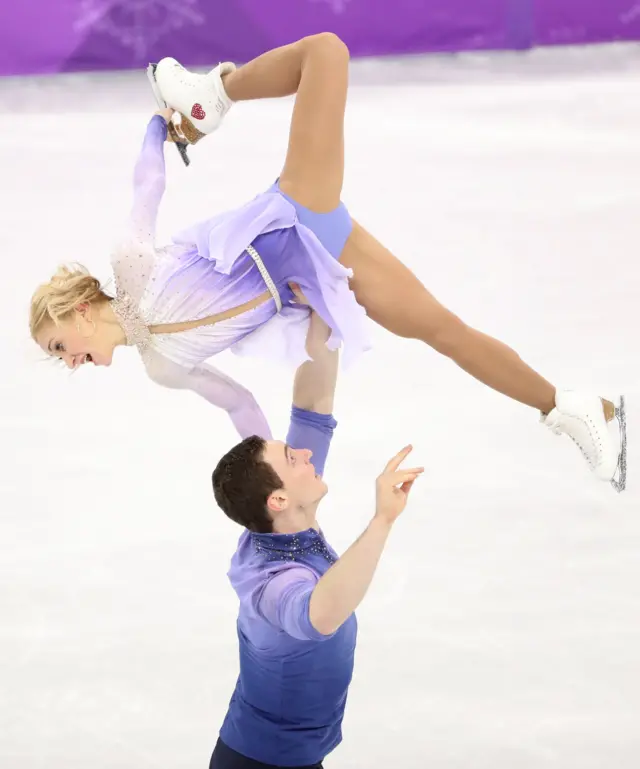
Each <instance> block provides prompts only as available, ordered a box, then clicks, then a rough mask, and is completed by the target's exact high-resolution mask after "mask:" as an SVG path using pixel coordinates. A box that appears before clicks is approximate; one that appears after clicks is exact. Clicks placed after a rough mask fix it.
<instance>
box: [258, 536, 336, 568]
mask: <svg viewBox="0 0 640 769" xmlns="http://www.w3.org/2000/svg"><path fill="white" fill-rule="evenodd" d="M251 541H252V542H253V545H254V547H255V549H256V552H257V553H260V554H262V555H263V556H265V557H266V560H267V561H269V562H272V561H300V560H302V561H304V562H305V563H307V562H313V559H314V557H315V558H317V557H318V556H319V557H320V558H321V559H323V560H324V561H327V562H328V563H335V562H336V560H337V556H336V554H335V553H334V552H333V551H332V550H331V548H329V547H328V545H327V543H326V542H325V539H324V537H323V535H322V532H317V531H316V530H315V529H307V530H306V531H299V532H297V533H296V534H256V533H255V532H251Z"/></svg>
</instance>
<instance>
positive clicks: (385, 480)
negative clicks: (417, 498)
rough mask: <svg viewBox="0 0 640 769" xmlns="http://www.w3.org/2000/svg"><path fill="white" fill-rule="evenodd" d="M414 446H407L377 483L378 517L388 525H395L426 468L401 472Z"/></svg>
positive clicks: (386, 468) (389, 463)
mask: <svg viewBox="0 0 640 769" xmlns="http://www.w3.org/2000/svg"><path fill="white" fill-rule="evenodd" d="M412 449H413V446H407V447H406V448H404V449H402V451H401V452H399V453H398V454H396V455H395V457H393V459H391V460H390V461H389V462H388V464H387V466H386V467H385V469H384V470H383V472H382V474H381V475H380V476H379V478H378V480H377V481H376V517H379V518H382V519H383V520H384V521H385V522H386V523H393V522H394V521H395V520H396V519H397V518H398V517H399V516H400V514H401V513H402V511H403V510H404V508H405V506H406V504H407V500H408V498H409V493H410V492H411V489H412V487H413V484H414V483H415V481H416V479H417V478H419V477H420V475H422V473H423V472H424V467H413V468H411V469H410V470H400V469H399V468H400V465H401V464H402V463H403V462H404V460H405V459H406V458H407V457H408V456H409V454H410V453H411V451H412Z"/></svg>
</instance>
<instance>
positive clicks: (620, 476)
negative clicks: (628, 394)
mask: <svg viewBox="0 0 640 769" xmlns="http://www.w3.org/2000/svg"><path fill="white" fill-rule="evenodd" d="M541 421H542V422H543V423H544V424H545V425H546V426H547V427H549V428H550V429H551V430H552V431H553V432H554V433H556V435H560V434H562V433H564V434H565V435H568V436H569V438H571V440H572V441H573V442H574V443H575V444H576V445H577V446H578V448H579V449H580V451H581V452H582V455H583V456H584V458H585V459H586V460H587V463H588V464H589V467H590V468H591V470H592V471H593V472H594V473H595V475H596V477H598V478H600V479H601V480H603V481H609V482H610V483H611V485H612V486H613V488H614V489H615V490H616V491H618V492H621V491H624V490H625V488H626V483H627V425H626V415H625V403H624V396H621V397H620V404H619V406H618V407H616V411H615V418H614V419H613V420H611V422H607V420H606V418H605V416H604V412H603V409H602V401H601V400H600V398H598V397H597V396H594V395H584V394H582V393H577V392H571V391H563V392H558V393H556V407H555V408H554V409H553V410H552V411H550V412H549V414H547V415H546V416H545V415H542V418H541Z"/></svg>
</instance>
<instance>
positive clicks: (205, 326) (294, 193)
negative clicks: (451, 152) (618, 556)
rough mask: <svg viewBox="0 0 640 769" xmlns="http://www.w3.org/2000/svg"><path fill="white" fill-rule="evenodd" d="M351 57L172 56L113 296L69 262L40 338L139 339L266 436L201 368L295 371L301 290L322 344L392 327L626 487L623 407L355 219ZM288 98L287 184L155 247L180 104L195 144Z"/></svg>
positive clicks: (43, 308)
mask: <svg viewBox="0 0 640 769" xmlns="http://www.w3.org/2000/svg"><path fill="white" fill-rule="evenodd" d="M348 65H349V52H348V50H347V47H346V46H345V45H344V43H343V42H342V41H341V40H340V39H339V38H338V37H336V36H335V35H333V34H329V33H324V34H320V35H315V36H312V37H307V38H303V39H302V40H299V41H297V42H295V43H293V44H291V45H286V46H283V47H281V48H277V49H275V50H272V51H269V52H267V53H265V54H263V55H261V56H259V57H258V58H257V59H254V60H253V61H251V62H249V63H248V64H246V65H245V66H243V67H240V68H239V69H236V68H235V66H234V65H233V64H221V65H219V66H218V67H216V68H215V69H214V70H212V71H211V72H209V73H208V74H206V75H199V74H194V73H190V72H188V71H187V70H185V69H184V68H183V67H181V66H180V65H179V64H178V62H176V61H175V60H174V59H163V60H162V61H161V62H159V64H158V65H157V67H156V68H155V70H154V90H155V92H156V96H157V97H158V98H159V99H160V101H161V102H164V103H166V104H167V105H168V107H169V109H167V110H163V111H161V112H160V113H157V114H156V115H154V116H153V117H152V119H151V121H150V123H149V125H148V127H147V132H146V136H145V138H144V143H143V147H142V151H141V154H140V157H139V159H138V161H137V164H136V168H135V177H134V205H133V212H132V217H131V227H130V231H129V233H128V235H127V237H126V238H125V239H124V241H123V242H122V243H121V244H120V245H119V247H118V248H117V249H116V250H115V252H114V255H113V258H112V266H113V270H114V275H115V281H116V287H117V291H116V296H115V298H112V297H110V296H108V295H107V294H106V293H105V292H104V291H103V290H102V289H101V287H100V284H99V282H98V281H97V280H96V279H95V278H93V277H92V276H90V275H89V274H88V273H87V272H86V270H84V269H83V268H77V269H76V268H72V269H68V268H62V269H61V270H60V271H58V273H57V274H56V275H55V276H54V277H53V279H52V280H51V281H50V282H49V283H46V284H44V285H42V286H40V288H38V290H37V291H36V292H35V294H34V296H33V299H32V303H31V313H30V326H31V334H32V336H33V338H34V339H35V340H36V341H37V343H38V344H39V345H40V346H41V347H42V348H43V349H44V350H45V351H47V352H48V353H49V354H50V355H53V356H57V357H58V358H61V359H62V360H63V361H64V362H65V363H66V364H67V365H68V366H69V367H71V368H76V367H77V366H80V365H82V364H83V363H86V362H92V363H93V364H95V365H109V364H110V363H111V359H112V355H113V352H114V349H115V348H116V347H117V346H119V345H130V346H136V347H137V348H138V350H139V351H140V353H141V354H142V357H143V360H144V363H145V366H146V370H147V372H148V374H149V376H150V377H151V379H152V380H154V381H155V382H157V383H159V384H162V385H164V386H167V387H172V388H182V389H191V390H193V391H195V392H197V393H199V394H200V395H202V396H204V397H205V398H206V399H207V400H208V401H209V402H211V403H213V404H215V405H216V406H220V407H222V408H223V409H225V410H226V411H227V412H228V414H229V415H230V417H231V419H232V420H233V422H234V424H235V426H236V428H237V431H238V433H239V434H240V436H241V437H243V438H244V437H246V436H248V435H251V434H259V435H261V436H263V437H265V438H270V437H271V432H270V430H269V427H268V425H267V423H266V420H265V418H264V416H263V414H262V412H261V410H260V409H259V407H258V405H257V403H256V402H255V400H254V398H253V396H252V395H251V393H249V392H248V391H247V390H246V389H244V388H243V387H241V386H239V385H238V384H237V383H235V382H233V381H232V380H231V379H229V378H228V377H226V376H225V375H224V374H222V373H220V372H219V371H217V370H216V369H214V368H213V367H212V366H210V365H209V364H207V363H205V361H206V359H208V358H210V357H212V356H213V355H215V354H216V353H218V352H220V351H222V350H224V349H227V348H231V349H232V350H234V351H235V352H238V353H241V354H247V353H257V352H261V353H263V354H267V355H268V356H269V357H270V359H271V360H274V359H275V358H276V357H278V356H282V357H286V358H287V359H288V360H289V361H291V362H292V363H293V364H296V365H297V364H299V363H300V362H301V361H302V360H303V359H304V357H305V352H304V340H305V336H306V329H307V324H308V316H309V309H308V308H306V307H300V306H299V305H297V304H296V293H294V292H298V290H300V291H301V292H302V296H303V297H306V300H307V301H308V304H309V305H310V306H311V307H312V308H313V309H314V310H315V311H316V312H317V313H318V315H319V316H320V317H321V318H322V319H323V320H324V321H325V322H326V323H327V324H328V326H329V327H330V328H331V331H332V333H331V337H330V339H329V342H328V345H329V346H330V347H332V348H335V347H337V346H339V345H342V347H343V354H342V357H343V360H344V361H345V362H346V363H347V364H348V363H349V362H350V361H352V360H353V359H355V358H356V357H357V356H358V355H359V354H360V353H361V352H363V351H364V350H365V349H367V348H368V342H367V338H366V332H365V328H364V325H365V318H366V316H368V317H369V318H372V319H373V320H374V321H376V322H377V323H379V324H380V325H382V326H383V327H384V328H386V329H387V330H389V331H390V332H391V333H393V334H397V335H398V336H401V337H405V338H412V339H418V340H420V341H422V342H425V343H426V344H428V345H430V346H431V347H433V348H434V349H436V350H437V351H438V352H440V353H442V354H443V355H446V356H447V357H449V358H451V360H453V361H454V362H455V363H457V364H458V366H460V367H461V368H462V369H464V370H465V371H466V372H468V373H469V374H471V375H472V376H473V377H475V378H476V379H479V380H480V381H481V382H483V383H484V384H486V385H487V386H489V387H492V388H493V389H495V390H498V391H499V392H501V393H503V394H505V395H507V396H509V397H510V398H513V399H515V400H517V401H520V402H521V403H524V404H527V405H529V406H531V407H532V408H534V409H537V410H538V411H539V412H541V414H542V417H541V419H542V421H543V422H544V423H545V424H546V425H547V426H548V427H550V428H551V429H552V430H553V431H554V432H556V433H565V434H567V435H568V436H569V437H570V438H571V439H572V440H573V441H574V442H575V443H576V444H577V445H578V446H579V448H580V449H581V451H582V453H583V454H584V456H585V458H586V460H587V462H588V463H589V465H590V467H591V469H592V470H593V471H594V472H595V474H596V475H597V477H599V478H600V479H602V480H605V481H611V482H612V484H613V485H614V487H615V488H616V489H617V490H619V491H620V490H622V489H623V488H624V484H625V474H626V454H625V450H624V449H625V439H624V438H625V436H624V409H623V405H624V402H623V400H622V399H621V401H620V405H619V407H618V408H616V407H615V406H614V404H613V403H611V402H609V401H605V400H602V399H601V398H599V397H598V396H597V395H589V394H581V393H576V392H573V391H560V390H556V388H555V387H554V386H553V385H552V384H551V383H550V382H548V381H546V380H545V379H543V378H542V377H541V376H540V375H539V374H537V373H536V372H535V371H533V370H532V369H531V368H530V367H529V366H527V365H526V364H525V363H524V362H523V361H522V360H521V359H520V358H519V357H518V355H517V354H516V353H515V352H514V351H513V350H511V349H510V348H509V347H507V346H506V345H504V344H502V343H501V342H499V341H497V340H495V339H492V338H491V337H489V336H486V335H485V334H483V333H481V332H480V331H477V330H475V329H473V328H470V327H469V326H467V325H466V324H465V323H463V321H462V320H460V318H458V317H457V316H456V315H454V314H453V313H451V312H450V311H449V310H447V309H446V308H445V307H443V306H442V305H441V304H439V303H438V302H437V301H436V299H435V298H434V297H433V296H432V295H431V294H430V293H429V292H428V291H427V290H426V289H425V287H424V286H423V285H422V284H421V283H420V281H419V280H418V279H417V278H416V277H415V276H414V275H413V274H412V273H411V272H410V271H409V270H408V269H407V268H406V267H405V266H404V265H403V264H402V263H401V262H400V261H398V259H396V258H395V256H393V255H392V254H391V253H390V252H389V251H388V250H387V249H386V248H384V246H382V245H381V244H380V243H379V242H378V241H377V240H375V238H374V237H373V236H372V235H370V234H369V233H368V232H367V231H366V230H365V229H364V228H362V227H361V226H360V225H358V223H357V222H355V221H353V220H352V219H351V217H350V215H349V213H348V212H347V210H346V208H345V207H344V205H343V204H342V203H341V201H340V195H341V190H342V182H343V173H344V143H343V122H344V111H345V103H346V95H347V78H348ZM293 93H296V94H297V96H296V100H295V106H294V109H293V116H292V120H291V129H290V137H289V146H288V151H287V156H286V161H285V164H284V168H283V169H282V172H281V174H280V177H279V179H278V181H277V182H276V183H275V184H274V185H273V186H272V187H271V188H270V189H268V190H267V191H266V192H263V193H262V194H259V195H258V196H257V197H255V198H254V199H253V200H252V201H250V202H249V203H247V204H246V205H245V206H243V207H241V208H239V209H237V210H233V211H230V212H227V213H224V214H221V215H219V216H216V217H214V218H212V219H209V220H207V221H205V222H201V223H199V224H197V225H195V226H193V227H192V228H190V229H189V230H187V231H185V232H182V233H180V234H179V235H177V236H176V237H174V239H173V240H174V242H173V244H172V245H170V246H168V247H165V248H162V249H159V250H156V248H155V246H154V231H155V224H156V216H157V212H158V207H159V204H160V200H161V197H162V194H163V192H164V189H165V167H164V151H163V150H164V142H165V140H166V139H167V134H168V130H169V129H170V130H171V132H172V135H173V136H174V138H175V133H174V126H173V123H171V125H170V126H168V123H169V122H170V121H171V116H172V114H173V112H174V111H176V112H178V113H180V114H181V115H182V117H183V120H182V125H183V127H184V133H185V135H188V136H189V138H190V140H191V141H192V143H194V142H195V141H197V140H199V139H201V138H202V136H204V135H207V134H209V133H211V132H212V131H214V130H216V129H217V128H218V126H219V125H220V123H221V121H222V119H223V117H224V115H225V114H226V113H227V112H228V110H229V109H230V108H231V106H232V105H233V104H234V103H235V102H237V101H244V100H249V99H262V98H273V97H278V96H286V95H289V94H293ZM292 286H293V288H292ZM298 287H299V289H298ZM616 417H617V419H616Z"/></svg>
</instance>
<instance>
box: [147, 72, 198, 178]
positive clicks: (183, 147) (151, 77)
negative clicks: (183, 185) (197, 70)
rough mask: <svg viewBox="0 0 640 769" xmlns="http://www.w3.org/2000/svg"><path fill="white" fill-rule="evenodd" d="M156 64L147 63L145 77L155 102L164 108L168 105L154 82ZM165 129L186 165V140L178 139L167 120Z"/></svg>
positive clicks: (187, 157) (187, 163)
mask: <svg viewBox="0 0 640 769" xmlns="http://www.w3.org/2000/svg"><path fill="white" fill-rule="evenodd" d="M157 66H158V65H157V64H149V66H148V67H147V78H148V79H149V83H150V84H151V90H152V91H153V95H154V97H155V100H156V104H157V105H158V107H159V108H160V109H166V107H168V106H169V105H168V104H167V103H166V101H165V100H164V99H163V98H162V94H161V93H160V89H159V88H158V83H157V82H156V68H157ZM167 130H168V131H169V134H170V135H171V139H172V143H173V144H175V145H176V147H177V149H178V152H179V153H180V157H181V158H182V162H183V163H184V164H185V166H188V165H189V164H190V163H191V158H190V157H189V155H188V154H187V147H188V146H189V145H188V144H187V142H184V141H182V140H181V139H180V137H179V136H178V132H177V131H176V128H175V126H174V125H173V123H172V122H169V123H168V124H167Z"/></svg>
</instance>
